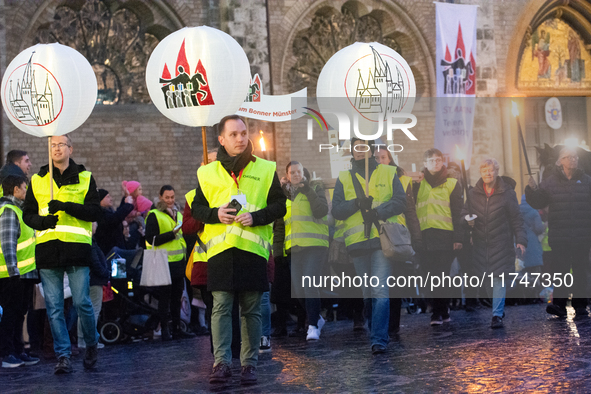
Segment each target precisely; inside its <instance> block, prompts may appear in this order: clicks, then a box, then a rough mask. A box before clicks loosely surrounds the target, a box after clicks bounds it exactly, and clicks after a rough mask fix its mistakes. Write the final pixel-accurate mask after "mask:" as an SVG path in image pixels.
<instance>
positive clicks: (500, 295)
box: [486, 276, 507, 317]
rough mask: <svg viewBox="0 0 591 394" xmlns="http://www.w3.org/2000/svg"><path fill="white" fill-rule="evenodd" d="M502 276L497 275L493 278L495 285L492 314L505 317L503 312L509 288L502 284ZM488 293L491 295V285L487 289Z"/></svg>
mask: <svg viewBox="0 0 591 394" xmlns="http://www.w3.org/2000/svg"><path fill="white" fill-rule="evenodd" d="M502 283H503V282H502V281H501V278H499V277H498V276H495V277H494V278H493V287H492V299H493V301H492V314H493V316H498V317H503V313H504V312H505V295H506V293H507V289H506V288H505V287H504V286H501V285H502ZM486 291H487V293H488V295H489V296H490V293H491V288H490V286H489V287H487V289H486Z"/></svg>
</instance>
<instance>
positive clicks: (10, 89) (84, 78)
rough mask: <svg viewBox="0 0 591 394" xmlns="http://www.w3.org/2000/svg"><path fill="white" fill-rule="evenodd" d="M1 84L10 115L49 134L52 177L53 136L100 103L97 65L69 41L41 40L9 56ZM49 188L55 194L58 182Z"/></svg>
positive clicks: (32, 129) (40, 134)
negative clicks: (42, 41)
mask: <svg viewBox="0 0 591 394" xmlns="http://www.w3.org/2000/svg"><path fill="white" fill-rule="evenodd" d="M0 89H1V91H0V96H1V99H2V106H3V107H4V111H6V114H7V115H8V119H10V121H11V122H12V123H13V124H14V125H15V126H16V127H17V128H18V129H19V130H21V131H24V132H25V133H27V134H31V135H34V136H36V137H47V148H48V154H49V173H50V178H51V179H53V164H52V161H51V137H52V136H58V135H64V134H68V133H70V132H71V131H74V130H76V129H77V128H78V127H80V126H81V125H82V123H84V122H85V121H86V119H88V117H89V116H90V114H91V112H92V109H93V108H94V105H95V104H96V98H97V94H98V91H97V83H96V76H95V74H94V71H93V70H92V66H91V65H90V63H88V60H86V58H85V57H84V56H82V55H81V54H80V53H79V52H78V51H76V50H75V49H72V48H70V47H69V46H65V45H61V44H57V43H54V44H37V45H35V46H32V47H30V48H27V49H25V50H24V51H22V52H21V53H19V54H18V55H17V56H16V57H15V58H14V59H13V60H12V62H10V64H9V65H8V67H7V68H6V72H5V73H4V77H3V78H2V85H1V87H0ZM50 194H51V198H52V199H53V182H51V183H50Z"/></svg>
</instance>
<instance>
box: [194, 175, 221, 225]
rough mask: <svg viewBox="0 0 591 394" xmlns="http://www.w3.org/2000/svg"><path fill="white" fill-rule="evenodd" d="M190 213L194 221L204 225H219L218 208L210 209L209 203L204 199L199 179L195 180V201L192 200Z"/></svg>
mask: <svg viewBox="0 0 591 394" xmlns="http://www.w3.org/2000/svg"><path fill="white" fill-rule="evenodd" d="M191 213H192V214H193V217H194V218H195V220H198V221H200V222H202V223H205V224H217V223H220V218H219V217H218V207H215V208H210V207H209V201H207V198H205V195H204V194H203V190H201V185H200V184H199V179H197V187H196V188H195V199H194V200H193V206H192V207H191Z"/></svg>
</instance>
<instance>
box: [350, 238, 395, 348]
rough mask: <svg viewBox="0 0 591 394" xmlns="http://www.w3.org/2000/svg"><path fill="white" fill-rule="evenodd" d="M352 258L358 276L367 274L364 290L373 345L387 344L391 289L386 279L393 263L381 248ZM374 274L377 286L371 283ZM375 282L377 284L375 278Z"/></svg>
mask: <svg viewBox="0 0 591 394" xmlns="http://www.w3.org/2000/svg"><path fill="white" fill-rule="evenodd" d="M352 260H353V264H354V265H355V271H356V272H357V275H358V276H361V277H363V275H364V274H367V286H362V290H363V299H364V301H365V306H366V314H367V318H368V320H369V328H370V332H371V334H370V338H371V345H372V346H373V345H381V346H387V345H388V342H389V336H388V324H389V322H390V298H389V297H390V292H389V290H390V289H389V288H388V285H387V283H386V281H387V279H388V276H390V273H391V266H390V264H391V263H390V261H389V260H388V259H387V258H386V256H384V253H383V252H382V250H381V249H377V250H374V251H372V252H371V253H370V254H367V255H363V256H358V257H353V258H352ZM373 276H375V277H377V278H378V279H379V283H378V284H377V286H376V287H373V286H371V285H370V278H371V277H373ZM373 283H374V284H376V282H375V279H374V281H373ZM382 285H383V287H382Z"/></svg>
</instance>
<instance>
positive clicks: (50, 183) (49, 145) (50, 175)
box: [47, 136, 53, 200]
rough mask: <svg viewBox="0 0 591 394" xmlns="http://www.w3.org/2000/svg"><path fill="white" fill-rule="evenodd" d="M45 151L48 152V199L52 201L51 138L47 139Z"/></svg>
mask: <svg viewBox="0 0 591 394" xmlns="http://www.w3.org/2000/svg"><path fill="white" fill-rule="evenodd" d="M47 150H48V152H49V196H50V197H49V198H50V200H53V161H52V160H51V136H49V137H47Z"/></svg>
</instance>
